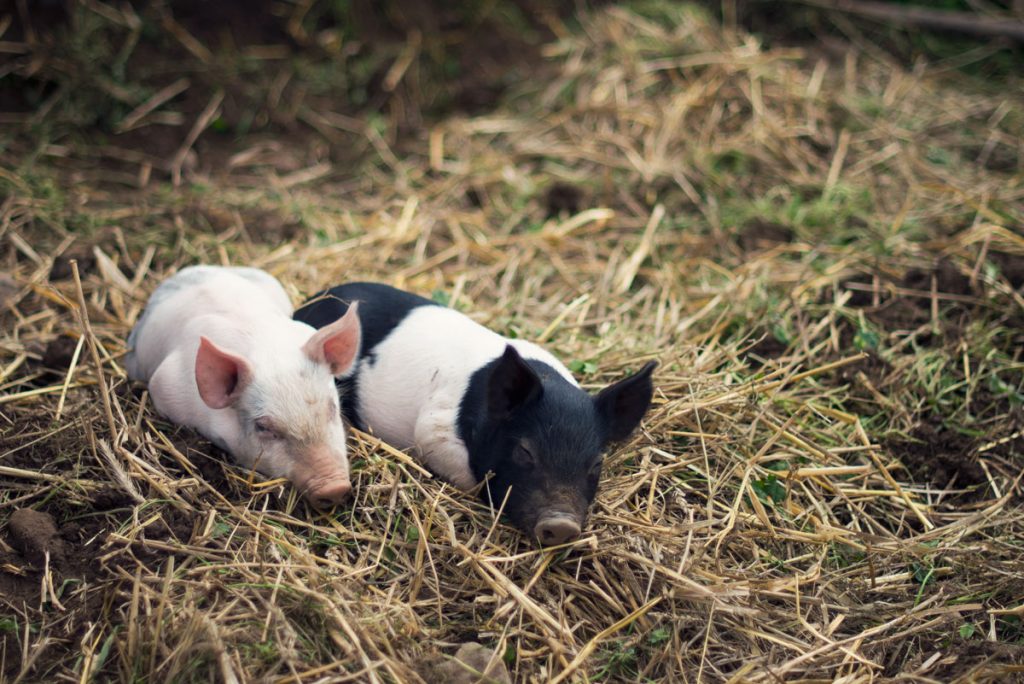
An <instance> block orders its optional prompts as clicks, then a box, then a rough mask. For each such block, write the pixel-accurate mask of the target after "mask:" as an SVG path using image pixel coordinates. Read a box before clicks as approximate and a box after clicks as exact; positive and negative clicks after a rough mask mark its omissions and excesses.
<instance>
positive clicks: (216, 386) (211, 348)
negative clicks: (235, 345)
mask: <svg viewBox="0 0 1024 684" xmlns="http://www.w3.org/2000/svg"><path fill="white" fill-rule="evenodd" d="M251 381H252V369H251V368H250V367H249V362H248V361H246V360H245V359H243V358H242V357H241V356H235V355H234V354H230V353H228V352H226V351H224V350H223V349H221V348H220V347H218V346H217V345H215V344H214V343H213V342H211V341H210V340H208V339H207V338H205V337H200V338H199V351H197V352H196V385H197V386H198V387H199V396H200V397H202V399H203V402H204V403H205V404H206V405H207V406H209V407H210V408H212V409H222V408H227V407H228V406H231V405H232V404H234V403H235V402H236V401H238V397H239V396H241V394H242V392H243V391H244V390H245V388H246V386H247V385H248V384H249V383H250V382H251Z"/></svg>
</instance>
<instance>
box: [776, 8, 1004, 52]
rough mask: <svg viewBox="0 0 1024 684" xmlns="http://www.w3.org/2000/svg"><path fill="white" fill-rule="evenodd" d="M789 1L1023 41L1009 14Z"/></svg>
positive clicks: (891, 20) (895, 20) (869, 16)
mask: <svg viewBox="0 0 1024 684" xmlns="http://www.w3.org/2000/svg"><path fill="white" fill-rule="evenodd" d="M790 2H799V3H802V4H805V5H813V6H815V7H821V8H822V9H828V10H835V11H837V12H846V13H848V14H857V15H860V16H862V17H868V18H870V19H878V20H879V21H888V22H893V23H896V24H904V25H908V26H923V27H925V28H931V29H936V30H939V31H953V32H957V33H968V34H971V35H976V36H987V37H993V36H994V37H1000V38H1011V39H1013V40H1016V41H1021V42H1024V22H1020V21H1015V20H1013V19H1010V18H1008V17H982V16H978V15H977V14H973V13H971V12H957V11H954V10H935V9H929V8H925V7H906V6H897V5H892V4H890V3H887V2H861V1H859V0H790Z"/></svg>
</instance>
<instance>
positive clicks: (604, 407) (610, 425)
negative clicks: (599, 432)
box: [594, 361, 658, 442]
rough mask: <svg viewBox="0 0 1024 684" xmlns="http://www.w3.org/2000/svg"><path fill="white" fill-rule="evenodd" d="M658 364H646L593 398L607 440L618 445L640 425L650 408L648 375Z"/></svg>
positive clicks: (650, 387) (652, 387)
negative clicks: (638, 370)
mask: <svg viewBox="0 0 1024 684" xmlns="http://www.w3.org/2000/svg"><path fill="white" fill-rule="evenodd" d="M657 365H658V362H657V361H651V362H649V363H648V364H647V365H645V366H644V367H643V368H641V369H640V372H638V373H636V374H635V375H631V376H629V377H628V378H626V379H625V380H619V381H618V382H617V383H615V384H614V385H609V386H608V387H605V388H604V389H603V390H601V392H600V393H599V394H598V395H597V396H596V397H594V404H595V406H596V407H597V414H598V416H599V417H600V420H601V422H603V423H604V425H605V434H606V435H607V436H608V439H607V441H609V442H621V441H622V440H624V439H626V438H627V437H629V435H630V433H631V432H633V430H635V429H636V426H637V425H639V424H640V419H641V418H643V417H644V414H645V413H646V412H647V407H649V406H650V405H651V395H653V394H654V386H653V385H652V384H651V373H652V372H653V371H654V369H655V368H656V367H657Z"/></svg>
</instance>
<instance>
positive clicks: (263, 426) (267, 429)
mask: <svg viewBox="0 0 1024 684" xmlns="http://www.w3.org/2000/svg"><path fill="white" fill-rule="evenodd" d="M256 434H257V435H259V436H260V437H264V438H266V439H281V433H280V432H279V431H278V429H277V428H276V426H275V425H274V424H273V423H272V422H271V421H270V419H269V418H257V419H256Z"/></svg>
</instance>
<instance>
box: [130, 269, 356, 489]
mask: <svg viewBox="0 0 1024 684" xmlns="http://www.w3.org/2000/svg"><path fill="white" fill-rule="evenodd" d="M291 314H292V307H291V302H290V301H289V299H288V295H287V294H286V293H285V291H284V289H283V288H282V287H281V285H280V283H278V282H277V280H275V279H274V278H273V277H272V276H270V275H269V274H267V273H265V272H263V271H259V270H257V269H251V268H236V267H217V266H196V267H191V268H186V269H183V270H182V271H180V272H179V273H178V274H177V275H175V276H173V277H172V278H170V279H168V280H167V281H165V282H164V283H163V284H161V285H160V287H159V288H157V290H156V291H155V292H154V293H153V296H152V297H151V298H150V301H149V303H148V304H147V307H146V311H145V313H144V314H143V316H142V317H141V318H140V319H139V322H138V323H137V325H136V326H135V329H134V330H133V331H132V334H131V336H130V337H129V345H130V346H131V347H132V349H131V350H130V351H129V354H128V356H127V359H126V366H127V369H128V374H129V377H131V378H133V379H135V380H141V381H143V382H147V383H148V384H149V390H150V395H151V396H152V399H153V404H154V406H155V407H156V409H157V411H158V412H159V413H161V414H162V415H164V416H166V417H167V418H169V419H170V420H171V421H173V422H175V423H179V424H182V425H187V426H190V427H193V428H195V429H197V430H199V432H201V433H202V434H204V435H205V436H206V437H208V438H209V439H210V440H212V441H213V442H214V443H216V444H218V445H219V446H221V447H222V448H224V449H226V450H227V451H229V452H231V453H232V455H233V456H234V457H235V458H236V460H238V461H239V462H240V463H241V464H242V465H244V466H247V467H253V468H255V469H257V470H259V471H260V472H263V473H264V474H267V475H269V476H272V477H287V478H291V479H293V480H295V481H296V484H299V485H300V486H305V488H306V489H311V488H316V487H318V486H320V485H321V484H326V483H327V481H329V480H331V479H332V478H337V477H342V476H343V477H344V478H346V479H347V477H348V461H347V459H346V454H345V431H344V426H343V424H342V422H341V418H340V412H339V410H338V396H337V390H336V388H335V385H334V377H333V376H332V375H331V373H330V371H329V369H328V368H327V366H326V365H325V364H324V363H317V362H315V361H314V360H312V359H311V358H310V357H309V356H308V355H307V354H306V353H304V352H303V351H302V346H303V344H304V343H306V341H307V340H309V338H310V337H311V336H312V335H313V334H314V333H315V330H314V329H313V328H312V327H311V326H309V325H306V324H305V323H300V322H298V321H294V320H292V318H291ZM200 336H205V337H207V338H208V339H209V340H211V341H212V342H213V343H214V344H216V345H217V346H218V347H221V348H223V349H225V350H228V351H230V352H231V353H233V354H236V355H238V356H241V357H242V358H244V359H245V360H246V361H247V362H248V363H249V365H250V368H251V369H252V382H251V383H250V384H249V385H248V386H247V388H246V389H245V390H244V391H243V393H242V395H241V397H240V398H239V400H238V402H237V403H236V404H235V405H233V406H229V407H228V408H224V409H212V408H210V407H209V406H207V405H206V404H205V403H204V402H203V400H202V398H201V397H200V395H199V390H198V387H197V385H196V380H195V361H196V352H197V350H198V348H199V338H200ZM262 416H265V417H269V418H271V419H272V420H273V422H274V423H275V424H277V425H281V426H284V429H285V430H286V431H287V434H286V437H287V440H285V439H280V440H271V439H268V438H266V436H260V435H256V434H254V432H253V430H252V429H247V426H248V428H251V427H252V422H253V420H254V418H255V417H262ZM296 445H301V446H296Z"/></svg>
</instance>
